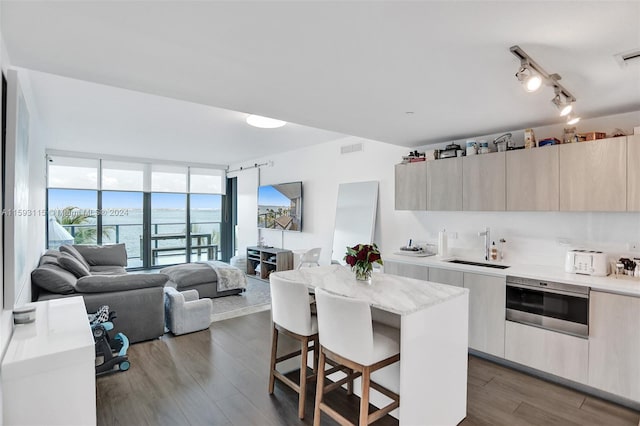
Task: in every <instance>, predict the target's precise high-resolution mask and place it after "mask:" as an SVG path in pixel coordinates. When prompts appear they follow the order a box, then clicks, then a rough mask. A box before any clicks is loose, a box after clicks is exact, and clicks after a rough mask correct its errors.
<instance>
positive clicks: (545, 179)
mask: <svg viewBox="0 0 640 426" xmlns="http://www.w3.org/2000/svg"><path fill="white" fill-rule="evenodd" d="M558 148H559V146H558V145H553V146H545V147H541V148H536V149H519V150H516V151H508V152H507V154H506V156H507V160H506V161H507V210H510V211H553V210H558V208H559V207H558V206H559V193H560V185H559V177H558V176H559V173H560V171H559V166H558V161H559V160H558Z"/></svg>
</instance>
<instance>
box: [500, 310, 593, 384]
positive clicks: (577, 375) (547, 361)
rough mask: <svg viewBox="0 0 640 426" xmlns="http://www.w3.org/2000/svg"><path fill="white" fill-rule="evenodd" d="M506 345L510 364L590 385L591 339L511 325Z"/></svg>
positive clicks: (508, 326)
mask: <svg viewBox="0 0 640 426" xmlns="http://www.w3.org/2000/svg"><path fill="white" fill-rule="evenodd" d="M504 341H505V358H506V359H508V360H509V361H514V362H517V363H519V364H522V365H526V366H529V367H533V368H537V369H538V370H541V371H546V372H547V373H551V374H555V375H556V376H560V377H564V378H566V379H569V380H573V381H574V382H579V383H584V384H586V383H587V374H588V360H589V341H588V340H587V339H582V338H580V337H575V336H569V335H567V334H562V333H556V332H555V331H549V330H543V329H541V328H537V327H532V326H529V325H523V324H519V323H516V322H511V321H507V322H506V329H505V339H504Z"/></svg>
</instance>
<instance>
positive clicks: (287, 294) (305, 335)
mask: <svg viewBox="0 0 640 426" xmlns="http://www.w3.org/2000/svg"><path fill="white" fill-rule="evenodd" d="M269 283H270V286H271V315H272V317H273V336H272V338H273V340H272V342H271V367H270V372H269V394H273V387H274V384H275V379H278V380H280V381H282V383H284V384H285V385H287V386H289V387H290V388H291V389H293V390H294V391H296V392H298V394H299V395H298V417H300V418H301V419H303V418H304V403H305V395H306V392H307V381H312V380H315V378H316V374H312V375H310V376H307V354H308V352H309V350H313V352H314V353H313V361H314V362H313V372H314V373H316V371H317V367H318V351H317V348H318V347H319V345H318V321H317V317H316V316H315V315H313V316H312V315H311V308H310V305H309V293H308V290H307V287H306V286H305V285H304V284H302V283H297V282H294V281H287V280H283V279H282V278H279V277H277V276H275V275H273V274H272V275H270V276H269ZM279 333H282V334H285V335H287V336H289V337H291V338H293V339H296V340H298V341H299V342H300V350H298V351H295V352H292V353H289V354H286V355H283V356H281V357H279V358H278V357H277V352H278V334H279ZM310 341H313V346H312V347H311V348H309V342H310ZM298 355H300V384H298V383H295V382H294V381H292V380H291V379H289V378H288V377H286V376H284V375H283V374H282V373H280V372H279V371H278V370H277V369H276V364H278V363H280V362H282V361H285V360H287V359H290V358H293V357H295V356H298Z"/></svg>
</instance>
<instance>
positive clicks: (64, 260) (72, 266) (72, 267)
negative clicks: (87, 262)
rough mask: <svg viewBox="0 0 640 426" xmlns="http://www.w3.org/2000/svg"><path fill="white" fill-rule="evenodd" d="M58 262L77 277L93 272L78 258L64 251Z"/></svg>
mask: <svg viewBox="0 0 640 426" xmlns="http://www.w3.org/2000/svg"><path fill="white" fill-rule="evenodd" d="M58 262H59V263H60V266H62V267H63V268H64V269H66V270H67V271H69V272H71V273H72V274H73V275H75V276H76V277H77V278H82V277H86V276H87V275H91V272H89V268H86V267H85V266H84V265H83V264H82V263H81V262H80V261H79V260H78V259H76V258H75V257H73V256H71V255H70V254H69V253H62V256H60V259H58Z"/></svg>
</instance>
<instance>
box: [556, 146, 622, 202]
mask: <svg viewBox="0 0 640 426" xmlns="http://www.w3.org/2000/svg"><path fill="white" fill-rule="evenodd" d="M559 152H560V210H562V211H617V212H620V211H626V209H627V159H626V157H627V138H626V137H620V138H610V139H600V140H596V141H589V142H580V143H572V144H564V145H560V146H559Z"/></svg>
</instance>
